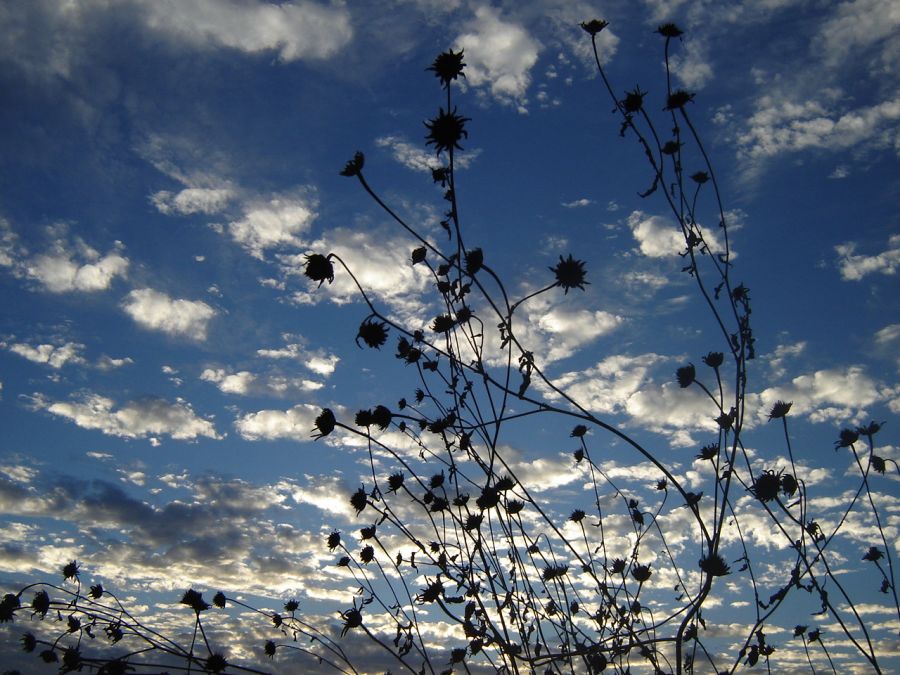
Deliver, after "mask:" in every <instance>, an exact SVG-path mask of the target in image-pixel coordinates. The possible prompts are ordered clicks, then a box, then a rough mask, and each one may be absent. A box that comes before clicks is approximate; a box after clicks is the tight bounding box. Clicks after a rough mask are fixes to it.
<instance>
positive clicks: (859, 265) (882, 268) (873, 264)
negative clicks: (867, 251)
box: [834, 234, 900, 281]
mask: <svg viewBox="0 0 900 675" xmlns="http://www.w3.org/2000/svg"><path fill="white" fill-rule="evenodd" d="M834 250H835V251H836V252H837V254H838V255H839V256H840V257H841V258H840V262H839V263H838V265H839V267H840V270H841V279H843V280H844V281H859V280H861V279H862V278H863V277H866V276H868V275H870V274H875V273H879V274H886V275H894V274H896V272H897V267H898V266H900V234H894V235H891V238H890V239H888V249H887V250H886V251H883V252H881V253H877V254H875V255H872V256H867V255H860V254H857V253H856V243H854V242H848V243H846V244H840V245H838V246H835V247H834Z"/></svg>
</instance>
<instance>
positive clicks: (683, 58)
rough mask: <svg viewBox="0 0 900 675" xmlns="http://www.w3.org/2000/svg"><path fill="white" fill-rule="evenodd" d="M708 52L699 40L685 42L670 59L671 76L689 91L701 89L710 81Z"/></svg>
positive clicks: (711, 70) (711, 73)
mask: <svg viewBox="0 0 900 675" xmlns="http://www.w3.org/2000/svg"><path fill="white" fill-rule="evenodd" d="M708 51H709V50H708V47H707V45H706V43H704V42H701V41H700V40H685V41H684V42H683V43H682V45H681V49H679V50H678V52H676V53H675V55H674V56H673V57H672V58H671V59H670V66H671V69H672V74H674V75H675V77H676V78H678V80H680V81H681V84H683V85H684V86H685V87H687V88H688V89H690V90H693V91H697V90H699V89H702V88H703V87H704V86H706V84H707V82H709V81H710V80H711V79H712V76H713V69H712V64H711V63H710V62H709V58H708Z"/></svg>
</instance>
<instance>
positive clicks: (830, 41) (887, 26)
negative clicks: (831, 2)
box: [816, 0, 900, 73]
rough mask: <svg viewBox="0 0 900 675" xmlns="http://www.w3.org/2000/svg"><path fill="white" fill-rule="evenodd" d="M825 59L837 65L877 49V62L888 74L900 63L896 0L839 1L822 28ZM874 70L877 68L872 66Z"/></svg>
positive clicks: (899, 13) (898, 13) (820, 42)
mask: <svg viewBox="0 0 900 675" xmlns="http://www.w3.org/2000/svg"><path fill="white" fill-rule="evenodd" d="M816 44H819V45H820V49H821V51H822V54H823V57H824V59H825V61H826V62H827V63H829V64H831V65H835V64H838V63H841V62H843V61H847V60H850V59H852V60H854V61H858V60H859V59H860V56H861V54H863V53H865V52H864V50H866V49H868V48H870V47H874V48H876V49H877V51H878V54H877V56H876V63H878V64H879V65H880V68H879V69H880V70H882V71H884V72H887V73H895V72H897V69H898V66H900V11H898V10H897V3H896V2H894V0H853V1H852V2H841V3H838V4H837V5H836V7H835V9H834V12H833V14H832V15H831V16H830V17H829V18H828V20H826V21H825V22H824V23H823V24H822V26H821V29H820V31H819V36H818V38H817V40H816ZM872 70H875V68H872Z"/></svg>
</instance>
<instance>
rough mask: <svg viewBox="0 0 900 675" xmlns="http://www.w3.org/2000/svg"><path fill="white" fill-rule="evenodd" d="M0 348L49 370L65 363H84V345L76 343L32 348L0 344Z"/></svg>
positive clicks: (24, 344)
mask: <svg viewBox="0 0 900 675" xmlns="http://www.w3.org/2000/svg"><path fill="white" fill-rule="evenodd" d="M0 347H5V348H6V349H8V350H9V351H11V352H12V353H13V354H18V355H19V356H21V357H23V358H26V359H28V360H29V361H33V362H34V363H44V364H46V365H48V366H50V367H51V368H56V369H59V368H62V367H63V366H64V365H66V364H67V363H84V362H85V360H84V357H83V356H82V355H81V352H82V351H83V350H84V345H83V344H79V343H77V342H65V343H63V344H40V345H37V346H32V345H29V344H26V343H23V342H15V343H12V344H7V343H5V342H0Z"/></svg>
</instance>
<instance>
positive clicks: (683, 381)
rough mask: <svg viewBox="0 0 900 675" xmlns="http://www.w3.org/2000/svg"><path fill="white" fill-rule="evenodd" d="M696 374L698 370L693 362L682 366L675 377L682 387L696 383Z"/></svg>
mask: <svg viewBox="0 0 900 675" xmlns="http://www.w3.org/2000/svg"><path fill="white" fill-rule="evenodd" d="M696 376H697V371H696V370H695V369H694V364H693V363H689V364H687V365H686V366H682V367H681V368H679V369H678V370H676V371H675V378H676V379H677V380H678V386H679V387H681V388H682V389H685V388H686V387H690V386H691V385H692V384H694V379H695V378H696Z"/></svg>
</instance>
